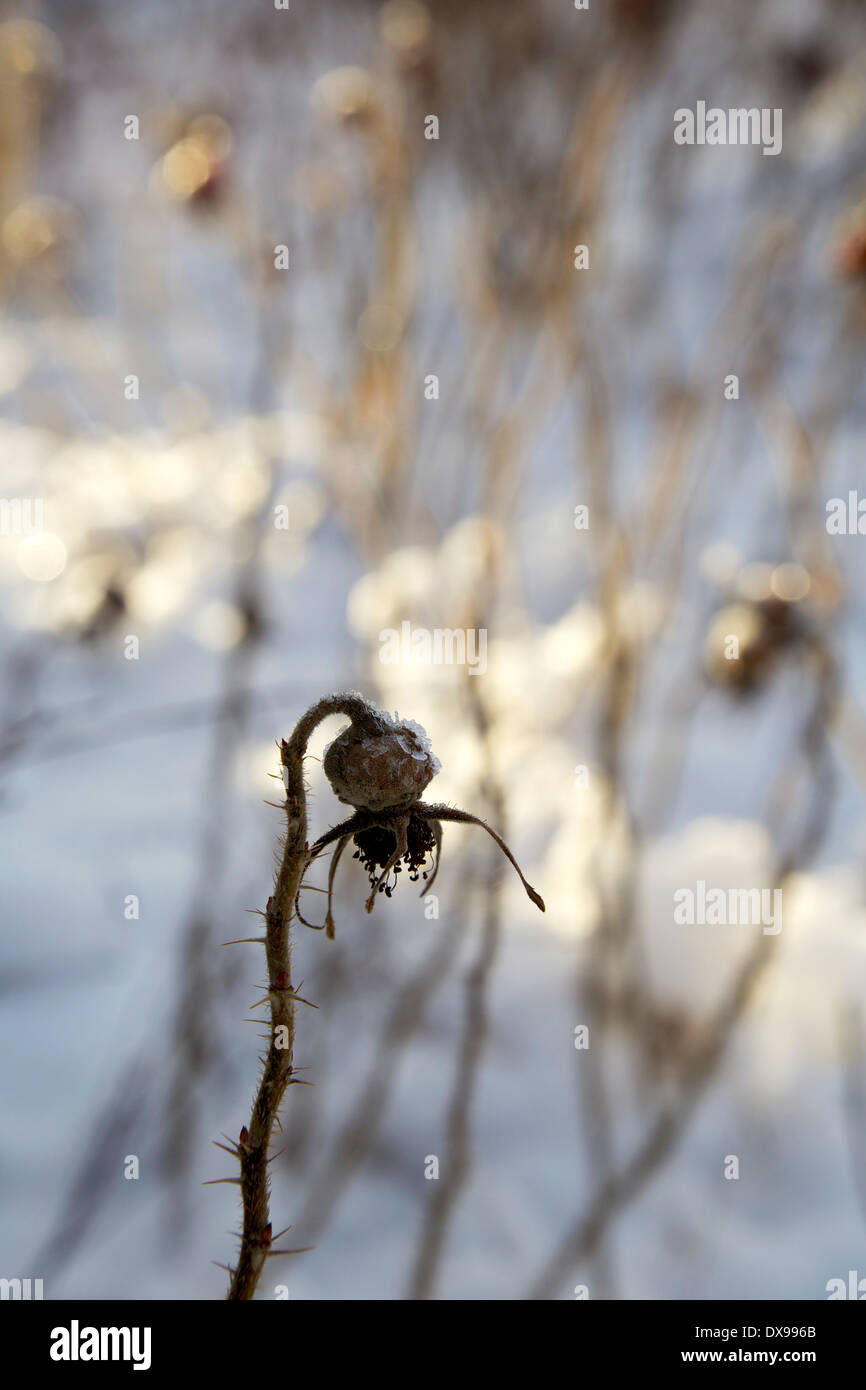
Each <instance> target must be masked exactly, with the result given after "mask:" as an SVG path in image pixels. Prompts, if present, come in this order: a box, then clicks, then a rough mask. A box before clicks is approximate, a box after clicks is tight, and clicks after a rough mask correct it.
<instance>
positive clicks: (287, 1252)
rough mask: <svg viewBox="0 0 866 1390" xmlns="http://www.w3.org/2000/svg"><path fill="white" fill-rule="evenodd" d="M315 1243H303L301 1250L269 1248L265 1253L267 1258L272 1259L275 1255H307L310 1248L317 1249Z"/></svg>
mask: <svg viewBox="0 0 866 1390" xmlns="http://www.w3.org/2000/svg"><path fill="white" fill-rule="evenodd" d="M315 1248H316V1247H315V1245H302V1246H301V1248H300V1250H268V1251H267V1253H266V1254H265V1259H266V1260H272V1259H273V1257H274V1255H306V1254H307V1253H308V1252H309V1251H310V1250H315Z"/></svg>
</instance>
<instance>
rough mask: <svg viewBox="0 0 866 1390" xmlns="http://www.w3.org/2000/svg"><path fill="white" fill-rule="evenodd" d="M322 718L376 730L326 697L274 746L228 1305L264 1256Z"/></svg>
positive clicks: (255, 1275)
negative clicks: (272, 848) (258, 1045)
mask: <svg viewBox="0 0 866 1390" xmlns="http://www.w3.org/2000/svg"><path fill="white" fill-rule="evenodd" d="M329 714H347V715H349V717H350V718H351V719H352V721H353V723H354V724H355V725H357V726H358V727H359V728H362V729H365V728H369V729H376V728H378V726H379V723H380V722H381V716H379V715H378V713H377V711H375V710H373V709H371V707H370V706H369V705H368V704H367V703H366V701H364V700H362V699H361V697H360V696H358V695H351V694H343V695H329V696H326V697H325V698H324V699H322V700H319V701H318V703H317V704H315V705H313V706H312V708H311V709H309V710H308V711H307V713H306V714H305V715H304V716H303V717H302V718H301V719H300V720H299V721H298V723H297V725H296V726H295V730H294V732H293V734H292V736H291V738H290V739H289V741H288V742H286V740H285V739H283V740H282V742H281V744H280V761H281V763H282V767H283V776H284V779H285V783H286V801H285V812H286V838H285V841H284V844H283V854H282V859H281V862H280V866H279V869H278V871H277V877H276V882H275V884H274V891H273V893H272V895H271V897H270V898H268V903H267V908H266V910H265V956H266V958H267V970H268V991H267V992H268V1000H269V1003H270V1010H271V1031H270V1042H269V1045H268V1052H267V1056H266V1057H265V1059H264V1071H263V1073H262V1078H261V1081H260V1082H259V1088H258V1092H257V1094H256V1098H255V1101H254V1103H253V1109H252V1115H251V1117H250V1123H249V1128H247V1127H246V1126H244V1128H243V1129H242V1130H241V1134H240V1138H239V1140H238V1144H237V1150H236V1153H237V1157H238V1159H239V1161H240V1169H241V1201H242V1205H243V1230H242V1233H241V1248H240V1253H239V1256H238V1262H237V1266H236V1267H235V1269H234V1270H233V1271H232V1279H231V1286H230V1288H229V1293H228V1297H229V1299H236V1300H243V1299H251V1298H252V1297H253V1295H254V1293H255V1291H256V1285H257V1284H258V1281H259V1277H260V1275H261V1272H262V1269H263V1268H264V1263H265V1260H266V1259H267V1258H268V1256H269V1255H270V1254H272V1253H276V1252H273V1251H271V1248H270V1247H271V1241H272V1235H271V1229H272V1228H271V1219H270V1211H269V1208H270V1183H269V1177H268V1162H269V1157H268V1149H269V1146H270V1141H271V1136H272V1134H273V1131H274V1126H275V1125H276V1124H277V1115H278V1111H279V1108H280V1104H281V1102H282V1099H283V1096H284V1095H285V1092H286V1087H287V1086H289V1085H290V1084H293V1083H294V1084H298V1082H297V1078H296V1077H294V1076H293V1070H294V1068H293V1053H294V1039H295V995H294V991H293V989H292V977H291V939H290V930H291V922H292V917H293V916H294V913H295V898H296V897H297V893H298V888H299V886H300V883H301V879H302V877H303V874H304V870H305V869H306V867H307V864H308V862H309V846H308V843H307V798H306V789H305V786H304V756H305V754H306V751H307V743H308V741H309V738H310V735H311V734H312V732H313V730H314V729H315V727H316V725H317V724H318V723H320V722H321V720H322V719H324V718H326V716H327V715H329Z"/></svg>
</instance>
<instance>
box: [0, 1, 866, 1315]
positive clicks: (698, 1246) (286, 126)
mask: <svg viewBox="0 0 866 1390" xmlns="http://www.w3.org/2000/svg"><path fill="white" fill-rule="evenodd" d="M2 15H3V18H2V22H0V107H2V112H0V284H2V293H3V303H4V310H5V312H4V315H3V319H2V324H0V397H2V400H0V405H2V423H0V431H2V469H3V485H2V492H3V498H4V502H3V518H2V519H3V528H2V529H3V534H2V536H0V567H2V578H3V593H2V614H0V642H2V652H3V677H2V689H0V702H2V712H0V773H2V780H0V814H2V817H3V836H2V844H3V851H4V865H3V873H2V883H3V898H4V929H3V935H2V948H0V949H2V976H0V987H2V994H3V1010H2V1018H0V1052H2V1056H3V1059H4V1065H3V1068H2V1080H0V1105H2V1116H3V1121H2V1126H0V1231H2V1237H0V1249H2V1260H0V1265H2V1268H0V1275H2V1276H4V1277H7V1278H12V1277H20V1278H24V1277H31V1278H37V1277H39V1278H43V1279H44V1281H45V1282H44V1289H45V1297H46V1298H54V1297H58V1298H59V1297H82V1298H106V1297H120V1298H125V1299H194V1298H209V1299H210V1298H214V1299H216V1298H220V1297H222V1296H223V1295H224V1292H225V1288H226V1276H225V1274H224V1272H223V1271H221V1270H220V1269H218V1268H215V1267H214V1264H213V1263H212V1261H223V1262H230V1261H231V1258H232V1254H233V1251H234V1249H235V1244H236V1243H235V1240H234V1237H233V1236H232V1235H231V1234H230V1232H231V1231H232V1230H234V1229H236V1228H237V1225H238V1201H237V1188H235V1187H232V1186H214V1187H206V1186H203V1184H204V1183H205V1182H207V1181H209V1180H211V1179H216V1178H220V1177H222V1176H226V1175H229V1174H231V1173H232V1172H233V1164H232V1162H231V1160H230V1159H229V1158H228V1156H227V1155H225V1154H223V1153H221V1152H220V1151H219V1150H217V1149H215V1148H213V1147H212V1144H211V1141H212V1140H215V1139H218V1138H219V1136H220V1134H221V1133H222V1132H226V1133H228V1134H230V1135H232V1136H235V1135H237V1133H238V1130H239V1129H240V1126H241V1125H242V1124H243V1123H244V1122H245V1121H246V1120H248V1116H249V1105H250V1101H251V1097H252V1093H253V1088H254V1084H255V1080H256V1069H257V1061H256V1058H257V1048H258V1046H259V1043H258V1038H257V1032H258V1031H259V1030H258V1029H256V1028H255V1027H254V1026H251V1025H250V1024H249V1023H247V1022H245V1021H244V1020H245V1019H247V1018H249V1017H250V1016H251V1015H250V1012H249V1010H250V1005H251V1004H252V1003H253V1002H254V1000H255V999H256V998H257V995H258V986H259V985H260V984H261V982H262V979H263V962H262V961H261V959H260V957H259V956H258V955H256V952H255V949H254V948H252V947H250V946H247V945H238V946H234V945H232V946H222V945H221V943H223V942H227V941H230V940H232V939H235V938H238V937H242V936H249V935H253V934H254V933H255V930H256V919H254V918H252V917H250V916H247V915H245V912H246V910H247V909H253V908H262V907H263V906H264V904H265V901H266V899H267V896H268V894H269V892H270V884H271V877H272V873H273V860H274V853H275V850H276V848H277V841H278V837H279V834H280V829H281V818H280V813H279V811H278V810H275V809H273V808H272V807H270V806H269V805H267V804H266V803H267V802H268V801H279V799H280V798H279V791H280V784H279V782H276V783H275V782H274V781H273V780H269V778H270V777H272V775H273V774H275V773H277V772H278V757H277V750H276V748H275V746H274V744H275V740H277V739H279V738H280V737H282V736H288V734H289V732H290V730H291V728H292V727H293V725H294V723H295V721H296V720H297V718H298V717H299V715H300V714H301V713H302V712H303V711H304V710H305V709H306V708H307V707H308V705H310V704H311V703H312V702H313V701H314V700H316V699H317V698H319V697H320V696H321V695H323V694H325V693H328V692H330V691H333V690H338V689H343V688H358V689H360V690H362V691H363V692H364V693H365V694H366V695H367V696H369V697H370V698H371V699H373V700H374V701H376V702H377V703H379V704H380V705H381V706H382V707H383V708H386V709H388V710H390V711H392V712H393V711H394V710H395V709H396V710H398V711H399V712H400V714H401V715H402V716H404V717H408V718H411V719H414V720H417V721H419V722H420V723H421V724H423V726H424V727H425V729H426V730H427V732H428V734H429V736H430V739H431V741H432V745H433V749H434V751H435V752H436V754H437V755H438V757H439V759H440V760H441V763H442V771H441V773H440V774H439V776H438V777H437V779H436V781H435V782H434V784H433V785H432V786H431V788H430V790H429V793H428V799H430V800H437V801H442V800H447V801H450V802H452V803H453V804H455V805H458V806H462V807H464V808H466V809H468V810H470V811H472V812H474V813H475V814H477V815H480V816H483V817H484V818H485V819H487V820H489V821H490V823H491V824H493V825H494V826H496V827H497V828H498V829H499V830H500V831H501V832H502V833H503V834H504V835H505V836H506V838H507V839H508V841H509V843H510V845H511V848H512V849H513V851H514V853H515V854H516V856H517V858H518V859H519V861H520V863H521V866H522V868H523V870H524V872H525V873H526V875H527V877H528V878H529V880H530V881H531V882H532V883H533V884H534V885H535V886H536V887H537V888H538V889H539V891H540V892H541V893H542V894H543V896H544V898H545V899H546V903H547V912H546V914H545V915H544V916H541V915H540V914H539V913H538V912H537V911H536V909H535V908H534V907H533V906H532V905H531V904H530V903H529V902H528V901H527V899H526V898H525V896H524V895H523V892H522V890H521V887H520V884H519V882H518V880H517V879H516V876H515V875H514V874H513V872H512V870H511V869H510V867H509V866H508V865H507V863H506V862H505V861H504V860H503V859H501V857H500V856H499V855H498V852H497V851H496V849H495V846H493V845H492V844H491V842H490V841H489V839H488V838H487V837H486V836H484V834H483V832H481V831H479V830H477V829H473V828H471V827H464V826H456V825H449V826H446V828H445V846H444V854H443V858H442V867H441V870H440V874H439V878H438V880H437V884H436V893H437V898H438V902H437V904H436V906H437V907H438V916H431V915H430V912H431V910H432V909H431V908H430V905H429V904H428V905H427V907H426V909H425V902H424V900H423V899H422V898H419V897H417V896H416V895H415V894H416V886H415V885H411V884H409V883H407V882H405V881H404V882H402V883H401V884H400V886H399V888H398V890H397V891H396V892H395V894H394V897H393V899H391V900H390V901H385V899H384V898H381V899H380V900H379V901H378V902H377V904H376V907H375V910H374V912H373V913H372V915H370V916H367V915H366V913H365V912H364V910H363V902H364V898H365V896H366V892H367V884H366V879H365V876H364V873H363V872H362V870H361V868H360V867H359V865H358V864H357V863H353V862H352V860H351V857H350V856H349V855H347V856H345V858H344V860H343V862H342V864H341V866H340V872H339V874H338V876H337V880H336V884H337V888H336V899H335V916H336V922H337V934H336V940H335V941H333V942H332V941H328V940H326V939H325V937H324V934H323V933H317V932H312V931H308V930H306V928H305V927H303V926H301V925H300V924H298V925H297V926H296V927H295V947H294V969H295V978H296V980H297V981H303V988H302V993H303V994H304V996H305V997H306V998H307V999H309V1000H311V1001H313V1002H315V1003H316V1004H317V1005H318V1009H317V1010H315V1011H314V1010H312V1009H307V1008H299V1016H298V1019H297V1041H296V1047H295V1062H296V1065H298V1066H301V1067H305V1068H306V1071H305V1072H303V1073H302V1075H303V1076H304V1077H305V1079H308V1080H310V1081H312V1082H313V1083H314V1085H312V1086H307V1087H297V1088H293V1089H291V1090H290V1091H289V1093H288V1097H287V1100H286V1103H285V1106H284V1111H283V1130H284V1133H283V1136H282V1147H283V1152H282V1153H281V1155H280V1157H279V1158H278V1160H277V1161H276V1163H275V1165H274V1193H273V1219H274V1223H275V1227H282V1226H285V1225H288V1224H289V1223H291V1224H292V1227H293V1230H292V1233H291V1236H290V1237H288V1238H287V1239H288V1241H289V1243H290V1244H292V1245H297V1246H300V1245H305V1246H306V1245H311V1246H313V1247H314V1249H313V1250H312V1251H311V1252H310V1253H307V1254H303V1255H298V1256H294V1257H292V1258H290V1259H286V1260H285V1261H283V1262H278V1261H273V1262H272V1263H271V1264H270V1265H269V1266H268V1268H267V1270H266V1277H265V1279H264V1281H263V1283H262V1286H261V1289H260V1297H266V1298H268V1297H274V1296H275V1289H276V1286H277V1285H279V1284H286V1285H288V1287H289V1290H290V1295H291V1297H292V1298H319V1299H322V1298H326V1299H327V1298H339V1299H354V1298H358V1299H362V1298H384V1299H394V1298H437V1297H443V1298H457V1299H522V1298H527V1297H540V1298H574V1297H575V1296H576V1294H575V1290H577V1296H584V1295H586V1296H588V1297H590V1298H591V1299H595V1298H618V1299H628V1298H659V1299H685V1298H698V1299H709V1298H749V1299H762V1298H798V1299H813V1298H824V1297H826V1292H825V1288H826V1284H827V1281H828V1280H829V1279H831V1278H842V1279H847V1277H848V1271H849V1270H851V1269H854V1270H858V1271H860V1275H861V1276H863V1275H866V1019H864V1000H866V993H864V986H866V913H864V890H866V879H864V873H863V848H864V829H866V817H864V779H866V721H864V713H863V711H864V710H866V659H864V640H863V639H864V623H866V612H864V598H866V591H864V575H866V563H864V547H866V542H864V541H863V540H862V538H861V537H860V536H859V535H857V534H847V535H846V534H841V535H835V534H834V535H831V534H829V533H828V529H827V526H826V519H827V504H828V502H829V501H831V499H834V498H842V499H844V500H845V502H846V508H847V499H848V495H849V492H851V491H852V490H856V489H857V487H858V485H862V483H861V480H862V479H863V476H864V475H863V464H862V439H863V423H864V407H866V390H864V363H866V356H864V345H866V15H864V9H863V5H862V3H860V0H808V3H807V0H803V3H796V2H795V0H784V3H783V2H782V0H778V3H771V0H592V5H591V9H590V10H589V11H577V10H576V9H575V8H574V7H573V6H572V5H570V4H569V3H568V0H561V2H560V3H548V0H532V3H526V2H525V0H496V3H492V0H474V3H467V0H459V3H458V0H438V2H437V3H431V4H426V5H425V4H420V3H416V0H390V3H387V4H385V5H381V4H378V3H358V0H355V2H354V3H352V4H349V3H342V0H328V3H327V4H325V5H323V4H317V5H313V4H312V3H309V0H292V3H291V8H290V10H278V9H276V8H275V6H274V5H273V4H271V3H269V0H255V3H254V0H243V2H242V3H241V2H240V0H177V3H174V4H172V5H166V4H160V3H158V0H136V2H135V3H133V0H122V2H121V3H117V0H115V3H108V0H86V3H85V0H63V2H62V3H61V0H54V3H42V4H37V3H33V4H29V5H19V6H10V5H4V6H3V7H2ZM698 101H705V102H706V103H707V105H708V106H718V107H722V108H728V107H741V106H744V107H752V106H756V107H761V108H764V107H768V108H781V109H782V110H783V113H784V126H783V149H782V152H781V153H780V154H779V155H778V156H776V157H769V158H768V157H764V156H763V155H762V153H761V150H760V148H759V147H742V146H740V147H715V148H712V147H698V146H695V147H685V146H677V145H675V143H674V140H673V129H674V111H675V110H676V109H677V108H679V107H692V108H694V106H695V105H696V103H697V102H698ZM430 117H435V118H436V121H435V122H431V120H430ZM437 123H438V128H437ZM434 135H435V137H436V138H430V137H432V136H434ZM579 245H585V246H586V247H587V248H588V256H589V264H588V268H586V269H576V268H575V247H577V246H579ZM732 377H736V378H737V383H738V391H737V385H736V384H735V383H733V382H732V381H731V378H732ZM855 506H856V499H855ZM581 509H585V510H581ZM864 529H866V522H864ZM404 622H408V623H410V624H411V626H412V629H413V630H417V629H423V630H424V631H426V632H428V633H430V632H433V631H434V630H435V629H437V628H438V629H452V630H454V629H459V630H463V631H467V630H468V631H470V632H472V633H480V632H483V633H485V634H486V642H487V648H486V669H484V671H483V673H482V672H481V671H480V669H479V671H478V672H477V673H476V674H470V671H469V668H468V666H467V665H466V664H462V665H461V664H457V663H451V664H449V663H443V664H436V663H430V662H428V661H425V660H423V659H415V660H413V659H402V660H400V661H398V662H396V663H385V662H383V661H382V660H381V659H380V658H381V655H382V652H383V647H382V634H383V633H385V632H386V631H387V630H388V629H397V630H400V627H401V624H402V623H404ZM732 635H734V636H736V637H737V638H738V641H739V658H738V659H737V660H729V659H728V658H727V656H726V650H729V647H726V644H727V643H728V639H729V638H730V637H731V636H732ZM340 727H341V724H340V721H338V720H331V721H329V722H328V723H326V724H325V725H323V726H321V728H320V729H319V730H318V731H317V734H316V736H315V738H314V741H313V744H312V745H311V750H310V751H311V753H312V754H313V755H315V756H316V757H320V756H321V752H322V749H323V747H324V745H325V743H326V742H327V741H328V740H329V739H331V738H333V737H334V735H335V734H336V732H337V731H338V730H339V728H340ZM308 766H309V778H310V785H311V789H312V794H313V799H312V818H313V826H312V829H313V833H315V834H316V835H318V834H319V833H321V832H322V831H323V830H325V829H327V828H328V826H330V825H333V824H335V823H336V822H337V821H339V820H341V819H343V818H344V813H345V808H343V807H341V806H340V805H339V804H338V803H337V802H336V801H335V799H334V797H333V795H332V793H331V791H330V789H329V788H328V786H327V784H326V782H325V781H324V779H323V777H322V774H321V767H320V764H319V762H317V761H315V760H314V758H313V757H311V759H310V762H309V764H308ZM275 791H276V792H277V795H275ZM402 877H403V879H404V880H405V879H406V878H407V875H406V874H404V875H402ZM313 880H314V882H315V883H316V884H318V885H319V886H322V885H324V883H326V881H327V865H326V863H322V864H321V865H319V866H318V867H317V870H316V874H315V875H314V876H313ZM698 880H704V881H706V882H707V884H708V885H710V886H713V887H722V888H728V887H737V888H747V889H752V888H773V887H778V888H781V890H782V894H783V899H782V900H783V904H784V919H783V926H782V930H781V931H780V932H778V934H774V935H771V934H765V933H763V932H762V931H761V929H760V927H757V926H755V925H748V924H743V925H731V926H726V927H723V926H700V925H696V926H687V925H679V924H677V923H676V922H675V921H674V916H673V905H674V896H673V895H674V893H675V892H676V891H677V890H678V889H681V888H687V887H692V888H694V886H695V884H696V883H697V882H698ZM324 902H325V900H324V898H323V897H322V896H321V894H320V893H315V892H309V893H306V894H305V896H304V901H303V911H304V915H305V916H306V917H307V918H308V919H309V920H310V921H312V922H320V921H322V920H323V917H324ZM251 927H252V930H250V928H251ZM252 1017H255V1013H254V1014H253V1015H252ZM576 1030H577V1031H576ZM586 1030H588V1031H586ZM587 1038H588V1041H589V1046H588V1047H587V1046H584V1045H583V1043H585V1041H586V1040H587ZM131 1156H135V1157H136V1158H137V1160H138V1173H139V1176H138V1177H137V1178H130V1177H128V1176H125V1173H128V1172H129V1171H130V1170H131V1165H130V1164H129V1162H128V1160H129V1158H130V1157H131ZM433 1157H435V1158H437V1159H438V1165H439V1176H438V1178H430V1177H428V1176H425V1171H426V1172H427V1173H429V1172H430V1170H431V1164H430V1159H431V1158H433ZM732 1157H734V1158H736V1159H737V1160H738V1164H739V1177H738V1178H736V1179H734V1178H732V1177H731V1176H730V1173H731V1172H732V1165H731V1163H730V1159H731V1158H732ZM132 1167H134V1165H132ZM726 1172H727V1173H728V1174H729V1176H727V1177H726Z"/></svg>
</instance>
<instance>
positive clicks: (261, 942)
mask: <svg viewBox="0 0 866 1390" xmlns="http://www.w3.org/2000/svg"><path fill="white" fill-rule="evenodd" d="M245 941H254V942H255V943H256V945H257V946H267V944H268V938H267V937H266V936H239V937H238V938H237V940H236V941H221V942H220V945H221V946H242V945H243V944H244V942H245Z"/></svg>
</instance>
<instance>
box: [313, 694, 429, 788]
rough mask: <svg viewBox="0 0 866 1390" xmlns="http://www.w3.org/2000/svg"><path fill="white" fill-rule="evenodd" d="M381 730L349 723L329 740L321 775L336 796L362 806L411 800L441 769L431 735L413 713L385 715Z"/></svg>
mask: <svg viewBox="0 0 866 1390" xmlns="http://www.w3.org/2000/svg"><path fill="white" fill-rule="evenodd" d="M384 719H387V725H385V727H384V728H383V731H382V732H381V733H379V732H370V731H369V730H366V729H359V728H358V727H357V726H356V725H355V724H350V725H349V727H348V728H347V729H344V730H343V732H342V733H341V734H339V735H338V736H337V738H335V739H334V741H333V742H332V743H329V744H328V747H327V748H326V749H325V755H324V762H323V765H324V769H325V775H326V777H327V778H328V781H329V782H330V784H331V786H332V787H333V789H334V794H335V796H336V797H337V799H338V801H342V802H345V804H346V805H347V806H354V807H356V808H357V809H358V810H364V811H384V810H385V809H386V808H388V807H391V808H399V807H405V806H411V805H412V803H413V802H415V801H418V800H419V799H420V797H421V794H422V793H423V791H424V789H425V787H427V786H428V784H429V783H430V782H431V781H432V780H433V778H434V777H435V776H436V773H437V772H438V771H439V768H440V762H439V759H438V758H437V757H436V756H435V755H434V753H433V752H432V750H431V748H430V740H429V738H428V737H427V734H426V732H425V730H424V729H423V728H422V727H421V725H420V724H416V723H415V721H414V720H412V719H404V720H401V719H400V717H399V715H398V714H396V712H395V715H394V718H393V720H392V719H389V718H388V716H384Z"/></svg>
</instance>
